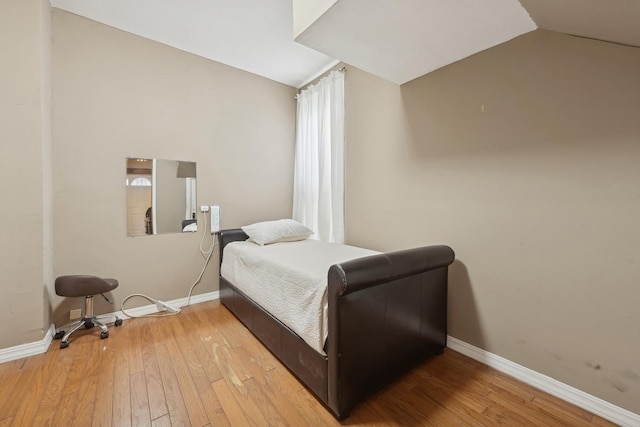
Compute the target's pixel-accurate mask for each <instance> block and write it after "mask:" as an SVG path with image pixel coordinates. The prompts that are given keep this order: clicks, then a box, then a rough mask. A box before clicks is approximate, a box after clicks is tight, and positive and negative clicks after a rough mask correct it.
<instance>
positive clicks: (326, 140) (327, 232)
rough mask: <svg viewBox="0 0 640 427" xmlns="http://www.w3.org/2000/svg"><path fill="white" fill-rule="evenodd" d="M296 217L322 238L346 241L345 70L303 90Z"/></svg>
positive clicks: (298, 117) (298, 128)
mask: <svg viewBox="0 0 640 427" xmlns="http://www.w3.org/2000/svg"><path fill="white" fill-rule="evenodd" d="M292 217H293V219H295V220H296V221H298V222H300V223H302V224H304V225H306V226H307V227H309V228H311V229H312V230H313V231H314V232H315V234H314V235H313V236H312V237H313V238H316V239H318V240H322V241H325V242H333V243H344V73H343V72H342V71H333V72H331V73H330V74H329V75H328V76H327V77H324V78H323V79H321V80H320V81H319V82H318V83H317V84H316V85H313V86H310V87H309V88H307V89H305V90H303V91H302V92H301V93H300V94H298V104H297V113H296V151H295V165H294V189H293V216H292Z"/></svg>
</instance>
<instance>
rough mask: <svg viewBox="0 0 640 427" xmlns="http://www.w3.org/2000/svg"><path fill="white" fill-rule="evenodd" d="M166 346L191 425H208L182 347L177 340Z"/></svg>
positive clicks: (170, 341) (168, 341) (176, 323)
mask: <svg viewBox="0 0 640 427" xmlns="http://www.w3.org/2000/svg"><path fill="white" fill-rule="evenodd" d="M172 320H173V322H174V323H175V325H179V323H178V321H177V319H172ZM175 325H173V326H175ZM166 346H167V351H168V353H169V356H170V357H171V363H172V366H173V368H174V372H175V374H176V379H177V381H178V384H179V388H180V391H181V392H182V398H183V400H184V403H185V407H186V409H187V413H188V414H189V419H190V420H191V424H192V425H194V426H203V425H206V424H207V423H208V418H207V414H206V412H205V410H204V407H203V406H202V402H201V401H200V396H199V394H198V390H197V388H196V386H195V384H194V382H193V378H192V376H191V373H190V370H189V365H188V362H187V360H186V359H185V357H184V354H183V352H182V349H181V348H180V345H179V344H178V343H177V342H176V341H175V340H167V342H166ZM184 351H185V352H186V353H189V352H190V351H189V349H187V348H185V349H184Z"/></svg>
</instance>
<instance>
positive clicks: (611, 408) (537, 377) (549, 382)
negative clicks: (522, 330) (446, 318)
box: [447, 336, 640, 427]
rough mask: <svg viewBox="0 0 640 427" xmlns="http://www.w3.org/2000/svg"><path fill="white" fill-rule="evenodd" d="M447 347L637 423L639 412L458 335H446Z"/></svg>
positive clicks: (611, 417)
mask: <svg viewBox="0 0 640 427" xmlns="http://www.w3.org/2000/svg"><path fill="white" fill-rule="evenodd" d="M447 347H449V348H450V349H451V350H454V351H457V352H458V353H462V354H464V355H465V356H468V357H470V358H472V359H474V360H477V361H478V362H481V363H484V364H485V365H487V366H490V367H492V368H494V369H496V370H498V371H501V372H504V373H505V374H508V375H510V376H512V377H514V378H516V379H518V380H520V381H522V382H524V383H527V384H529V385H532V386H534V387H536V388H537V389H540V390H542V391H545V392H547V393H549V394H552V395H554V396H556V397H558V398H560V399H562V400H564V401H567V402H569V403H572V404H574V405H576V406H579V407H581V408H583V409H586V410H587V411H589V412H591V413H593V414H596V415H598V416H600V417H602V418H606V419H607V420H609V421H612V422H614V423H616V424H619V425H621V426H629V427H632V426H640V415H638V414H635V413H633V412H631V411H627V410H626V409H624V408H620V407H619V406H615V405H613V404H611V403H609V402H606V401H604V400H602V399H600V398H598V397H595V396H592V395H590V394H588V393H585V392H584V391H581V390H578V389H577V388H573V387H571V386H569V385H567V384H564V383H562V382H560V381H558V380H554V379H553V378H551V377H548V376H546V375H544V374H541V373H539V372H536V371H533V370H531V369H529V368H525V367H524V366H522V365H518V364H517V363H514V362H512V361H510V360H507V359H505V358H503V357H500V356H498V355H495V354H493V353H489V352H488V351H486V350H482V349H481V348H478V347H475V346H473V345H471V344H467V343H466V342H464V341H460V340H459V339H457V338H454V337H451V336H448V337H447Z"/></svg>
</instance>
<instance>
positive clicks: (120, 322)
mask: <svg viewBox="0 0 640 427" xmlns="http://www.w3.org/2000/svg"><path fill="white" fill-rule="evenodd" d="M114 325H115V326H116V327H118V326H120V325H122V319H116V321H115V322H114Z"/></svg>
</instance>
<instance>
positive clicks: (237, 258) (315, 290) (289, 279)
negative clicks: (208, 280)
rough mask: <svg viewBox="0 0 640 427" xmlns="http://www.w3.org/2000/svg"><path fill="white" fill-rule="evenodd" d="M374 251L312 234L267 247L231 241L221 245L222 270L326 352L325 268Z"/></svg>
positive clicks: (247, 292) (234, 283) (222, 273)
mask: <svg viewBox="0 0 640 427" xmlns="http://www.w3.org/2000/svg"><path fill="white" fill-rule="evenodd" d="M378 253H379V252H375V251H372V250H368V249H362V248H357V247H355V246H348V245H338V244H333V243H325V242H319V241H317V240H311V239H307V240H302V241H298V242H286V243H284V242H283V243H274V244H271V245H265V246H259V245H257V244H255V243H251V242H233V243H230V244H228V245H227V246H226V247H225V249H224V256H223V262H222V266H221V268H220V274H221V275H222V277H224V278H225V279H227V280H228V281H229V282H231V283H232V284H233V285H235V286H236V287H237V288H238V289H239V290H241V291H242V292H244V293H245V294H246V295H247V296H249V297H250V298H251V299H252V300H253V301H255V302H256V303H258V304H259V305H260V306H261V307H262V308H264V309H265V310H266V311H268V312H269V313H271V315H273V316H274V317H275V318H277V319H278V320H280V321H281V322H282V323H284V324H285V325H287V326H288V327H289V328H290V329H291V330H293V331H294V332H295V333H296V334H298V336H300V337H301V338H302V339H303V340H304V341H305V342H306V343H307V344H309V345H310V346H311V347H312V348H314V349H315V350H316V351H317V352H319V353H321V354H325V353H324V350H323V347H324V343H325V340H326V339H327V333H328V327H327V318H328V316H327V273H328V272H329V267H331V266H332V265H333V264H338V263H341V262H344V261H348V260H351V259H354V258H360V257H364V256H369V255H375V254H378Z"/></svg>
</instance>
